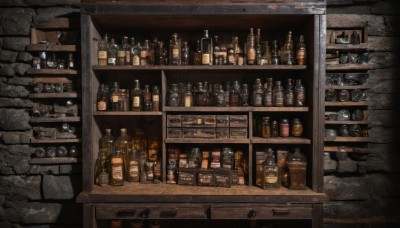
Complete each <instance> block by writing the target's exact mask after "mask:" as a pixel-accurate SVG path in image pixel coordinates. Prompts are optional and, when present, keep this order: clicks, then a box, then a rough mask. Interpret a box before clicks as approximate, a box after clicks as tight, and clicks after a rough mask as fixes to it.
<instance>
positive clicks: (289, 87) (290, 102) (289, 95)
mask: <svg viewBox="0 0 400 228" xmlns="http://www.w3.org/2000/svg"><path fill="white" fill-rule="evenodd" d="M285 106H289V107H290V106H294V90H293V80H292V79H291V78H288V80H287V83H286V88H285Z"/></svg>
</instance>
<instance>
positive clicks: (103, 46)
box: [97, 34, 108, 66]
mask: <svg viewBox="0 0 400 228" xmlns="http://www.w3.org/2000/svg"><path fill="white" fill-rule="evenodd" d="M107 52H108V35H107V34H104V37H103V39H102V40H100V41H99V44H98V52H97V57H98V65H99V66H107Z"/></svg>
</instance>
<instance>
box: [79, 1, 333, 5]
mask: <svg viewBox="0 0 400 228" xmlns="http://www.w3.org/2000/svg"><path fill="white" fill-rule="evenodd" d="M82 2H84V3H94V4H104V3H110V1H108V0H83V1H82ZM302 2H308V3H325V2H326V0H261V1H260V0H247V1H244V0H220V1H218V3H216V2H215V1H213V0H185V1H183V2H182V1H177V0H155V1H151V2H149V1H148V0H117V1H112V4H114V5H115V4H123V3H130V4H182V3H184V4H195V5H198V4H224V3H230V4H231V3H246V4H252V3H302Z"/></svg>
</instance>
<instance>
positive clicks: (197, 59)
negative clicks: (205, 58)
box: [193, 40, 201, 65]
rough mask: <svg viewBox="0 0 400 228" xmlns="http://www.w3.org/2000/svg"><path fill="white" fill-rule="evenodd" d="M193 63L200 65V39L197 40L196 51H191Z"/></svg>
mask: <svg viewBox="0 0 400 228" xmlns="http://www.w3.org/2000/svg"><path fill="white" fill-rule="evenodd" d="M193 64H194V65H201V44H200V40H197V44H196V51H195V52H194V53H193Z"/></svg>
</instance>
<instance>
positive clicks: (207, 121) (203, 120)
mask: <svg viewBox="0 0 400 228" xmlns="http://www.w3.org/2000/svg"><path fill="white" fill-rule="evenodd" d="M215 124H216V120H215V115H182V127H215Z"/></svg>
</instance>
